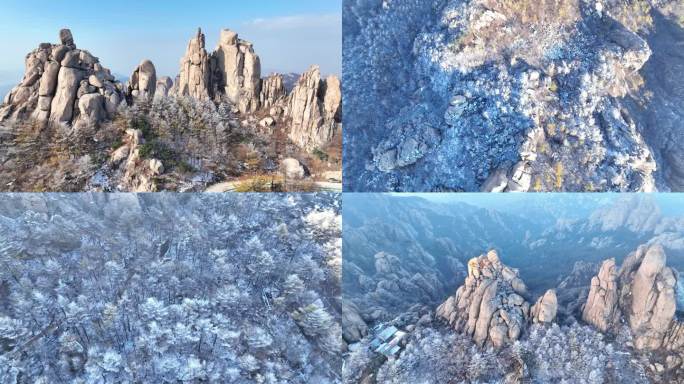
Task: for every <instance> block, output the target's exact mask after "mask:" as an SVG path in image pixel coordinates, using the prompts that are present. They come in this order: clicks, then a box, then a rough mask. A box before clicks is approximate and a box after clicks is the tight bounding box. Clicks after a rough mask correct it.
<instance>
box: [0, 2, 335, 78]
mask: <svg viewBox="0 0 684 384" xmlns="http://www.w3.org/2000/svg"><path fill="white" fill-rule="evenodd" d="M67 4H68V5H67ZM93 4H96V5H93ZM341 8H342V5H341V0H252V1H250V0H223V1H219V0H212V1H178V0H171V1H139V0H138V1H133V0H119V1H93V0H70V1H68V2H63V1H55V0H52V1H48V0H31V1H26V0H24V1H16V0H3V1H2V5H0V34H1V35H2V36H3V44H2V45H3V54H2V55H1V56H0V84H6V83H16V82H18V81H19V80H20V79H21V75H22V73H23V68H24V57H25V56H26V54H27V53H28V52H30V51H31V50H33V49H35V48H37V47H38V44H39V43H41V42H52V43H56V42H58V40H59V39H58V32H59V29H60V28H63V27H68V28H70V29H71V31H72V32H73V35H74V40H75V42H76V46H77V47H79V48H83V49H87V50H89V51H90V52H91V53H92V54H94V55H95V56H97V57H99V58H100V61H101V62H102V63H103V65H104V66H106V67H108V68H110V69H112V71H113V72H114V73H117V74H121V75H125V76H129V75H130V73H131V72H132V71H133V69H134V68H135V66H136V65H137V64H138V63H139V62H140V61H141V60H143V59H146V58H147V59H150V60H152V61H153V62H154V64H155V66H156V67H157V73H158V75H168V76H175V75H176V74H177V73H178V65H179V64H178V62H179V60H180V58H181V56H182V55H183V54H184V52H185V49H186V46H187V43H188V40H189V39H190V38H191V37H192V36H193V35H194V34H195V32H196V30H197V27H202V30H203V31H204V32H205V35H206V39H207V49H208V50H209V51H212V50H213V49H214V48H215V46H216V44H217V42H218V37H219V32H220V30H221V29H222V28H230V29H233V30H235V31H237V32H238V33H239V34H240V37H241V38H243V39H245V40H249V41H251V42H252V43H254V48H255V51H256V52H257V53H258V54H259V56H261V62H262V70H263V72H270V71H279V72H298V73H299V72H303V71H304V70H305V69H306V68H308V66H309V65H311V64H319V65H320V66H321V70H322V71H323V72H324V73H326V74H327V73H336V74H339V73H340V71H341V69H340V68H341V55H342V53H341V45H342V25H341Z"/></svg>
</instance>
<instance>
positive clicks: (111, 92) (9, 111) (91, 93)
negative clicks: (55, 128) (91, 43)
mask: <svg viewBox="0 0 684 384" xmlns="http://www.w3.org/2000/svg"><path fill="white" fill-rule="evenodd" d="M59 39H60V42H61V43H60V44H50V43H43V44H40V46H39V47H38V48H37V49H35V50H34V51H32V52H30V53H29V54H28V55H27V56H26V71H25V73H24V78H23V79H22V81H21V83H20V84H19V85H17V86H16V87H14V88H13V89H12V91H11V92H10V93H9V94H8V95H7V97H6V98H5V102H4V104H3V105H2V106H1V107H0V121H2V120H6V119H27V118H33V119H35V120H36V121H38V122H39V123H47V122H48V121H49V122H52V123H57V124H71V125H77V124H76V123H97V122H99V121H102V120H104V119H106V118H108V117H111V116H112V115H113V114H114V113H115V112H116V108H117V107H118V105H119V103H120V102H121V100H122V99H123V93H122V86H121V84H120V83H118V82H117V81H116V80H115V79H114V76H112V74H111V72H110V71H109V69H107V68H105V67H103V66H102V64H100V61H99V59H98V58H97V57H95V56H93V55H92V54H91V53H90V52H88V51H86V50H82V49H77V48H76V45H75V44H74V38H73V36H72V34H71V31H70V30H68V29H62V30H61V31H60V32H59Z"/></svg>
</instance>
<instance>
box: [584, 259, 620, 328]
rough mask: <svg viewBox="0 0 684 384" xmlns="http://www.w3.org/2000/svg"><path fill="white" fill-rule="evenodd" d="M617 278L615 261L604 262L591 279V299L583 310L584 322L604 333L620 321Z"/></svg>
mask: <svg viewBox="0 0 684 384" xmlns="http://www.w3.org/2000/svg"><path fill="white" fill-rule="evenodd" d="M617 278H618V271H617V266H616V265H615V259H609V260H606V261H604V262H603V264H601V269H600V270H599V273H598V275H597V276H594V277H593V278H592V279H591V289H590V291H589V297H588V299H587V302H586V304H585V305H584V309H583V310H582V320H584V321H586V322H587V323H590V324H593V325H594V326H595V327H596V328H598V329H599V330H601V331H602V332H606V331H608V330H609V329H610V328H612V327H613V326H615V325H616V324H617V323H618V320H619V315H620V313H619V308H618V286H617Z"/></svg>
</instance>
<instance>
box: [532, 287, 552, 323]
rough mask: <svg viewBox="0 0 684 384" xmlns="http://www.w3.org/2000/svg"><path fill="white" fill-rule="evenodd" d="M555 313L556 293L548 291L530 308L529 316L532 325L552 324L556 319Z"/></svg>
mask: <svg viewBox="0 0 684 384" xmlns="http://www.w3.org/2000/svg"><path fill="white" fill-rule="evenodd" d="M557 312H558V298H557V297H556V291H555V290H553V289H549V290H548V291H546V293H545V294H544V295H543V296H542V297H540V298H539V299H538V300H537V302H536V303H535V304H534V305H533V306H532V309H531V311H530V314H531V317H532V322H534V323H552V322H553V321H554V320H555V319H556V313H557Z"/></svg>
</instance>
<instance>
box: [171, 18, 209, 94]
mask: <svg viewBox="0 0 684 384" xmlns="http://www.w3.org/2000/svg"><path fill="white" fill-rule="evenodd" d="M204 45H205V39H204V34H203V33H202V29H201V28H199V29H198V30H197V35H195V37H193V38H192V39H191V40H190V42H189V43H188V49H187V51H186V52H185V56H183V58H181V61H180V74H179V75H178V81H177V84H176V86H177V88H176V92H177V94H178V95H179V96H191V97H194V98H196V99H199V100H206V99H209V98H210V93H209V92H210V89H211V66H210V60H209V55H208V54H207V50H206V49H205V48H204Z"/></svg>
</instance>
